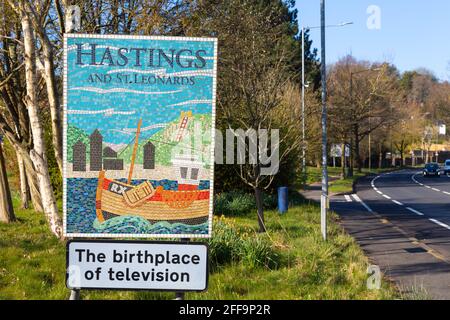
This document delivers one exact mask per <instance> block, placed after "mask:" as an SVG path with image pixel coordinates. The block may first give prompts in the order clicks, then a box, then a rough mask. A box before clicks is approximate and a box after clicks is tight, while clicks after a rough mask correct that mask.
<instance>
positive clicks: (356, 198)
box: [352, 194, 373, 212]
mask: <svg viewBox="0 0 450 320" xmlns="http://www.w3.org/2000/svg"><path fill="white" fill-rule="evenodd" d="M352 197H353V198H355V200H356V201H357V202H359V203H361V204H362V206H363V207H364V208H366V210H367V211H369V212H373V210H372V209H371V208H370V207H369V206H368V205H367V204H365V203H364V201H362V200H361V199H360V198H359V197H358V195H357V194H352Z"/></svg>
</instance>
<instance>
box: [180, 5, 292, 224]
mask: <svg viewBox="0 0 450 320" xmlns="http://www.w3.org/2000/svg"><path fill="white" fill-rule="evenodd" d="M292 5H293V3H291V2H288V3H285V2H283V1H277V0H270V1H267V0H264V1H263V0H245V1H240V0H230V1H225V0H216V1H200V2H199V3H198V7H197V11H196V13H195V17H196V19H194V20H193V21H192V24H191V25H190V26H187V27H186V30H187V31H188V33H191V32H192V33H195V34H197V35H198V34H204V35H217V36H218V37H219V43H220V50H219V53H220V56H219V67H218V68H219V70H221V72H220V74H219V80H218V127H219V128H223V129H225V128H229V129H233V128H236V127H239V128H242V130H243V131H244V132H245V133H249V132H254V133H262V132H263V130H267V132H271V129H274V128H278V125H279V124H277V123H276V118H275V115H276V114H277V111H278V112H279V111H280V109H279V108H280V106H281V105H282V101H283V96H284V91H285V89H286V88H287V87H288V85H289V83H290V82H292V81H293V78H294V72H293V68H294V67H293V63H294V62H298V59H299V55H297V56H296V53H297V54H298V52H299V45H298V42H297V41H296V39H295V35H296V34H297V32H298V30H297V27H296V12H295V11H293V10H291V9H292ZM297 74H298V73H297ZM292 107H293V106H289V107H288V108H292ZM282 118H283V117H282ZM296 123H297V125H298V120H297V121H296ZM290 130H291V129H290V124H289V123H285V125H284V128H283V131H284V132H289V131H290ZM260 138H261V137H260ZM286 139H287V136H286V135H284V136H281V138H280V145H282V144H283V142H284V141H286ZM257 141H258V140H256V141H253V142H254V143H256V142H257ZM272 141H273V140H272ZM250 144H251V142H250V143H249V145H250ZM298 146H299V143H298V140H297V141H296V142H295V143H294V144H292V145H289V146H288V147H287V148H286V149H284V150H277V152H279V153H280V161H282V159H283V157H286V156H287V155H288V154H289V153H290V152H291V151H292V150H293V149H295V148H298ZM278 147H279V146H278ZM278 147H275V149H278ZM248 148H249V146H248V145H247V149H246V150H248ZM263 149H264V148H263ZM280 151H281V152H280ZM263 152H265V150H262V149H259V150H258V154H259V155H260V156H261V155H262V154H263ZM248 162H251V161H250V159H249V161H248ZM235 169H236V173H237V174H238V175H239V177H240V178H241V179H242V181H243V182H244V183H245V184H247V185H248V186H250V187H251V188H252V189H253V191H254V194H255V199H256V204H257V216H258V223H259V231H260V232H264V231H265V230H266V228H265V223H264V212H263V204H262V190H264V189H267V188H268V187H269V186H270V185H271V183H272V181H273V179H274V175H264V174H262V171H264V169H265V168H264V165H263V164H262V163H261V162H260V161H256V162H251V163H246V164H240V165H238V166H236V167H235Z"/></svg>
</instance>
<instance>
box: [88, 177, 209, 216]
mask: <svg viewBox="0 0 450 320" xmlns="http://www.w3.org/2000/svg"><path fill="white" fill-rule="evenodd" d="M133 187H135V186H132V185H129V184H126V183H122V182H119V181H114V180H110V179H107V178H105V175H104V172H101V173H100V175H99V180H98V186H97V193H96V213H97V219H98V220H99V221H100V222H103V221H105V220H108V219H110V218H112V217H116V216H139V217H142V218H144V219H147V220H148V221H150V222H152V223H154V222H159V221H168V222H171V223H176V222H180V223H185V224H191V225H193V224H200V223H203V222H205V221H207V220H208V216H209V204H210V199H209V190H197V191H177V190H174V191H172V190H170V191H167V190H162V187H159V188H157V191H156V193H155V195H154V196H153V197H151V198H150V199H147V200H146V201H145V202H143V203H142V204H140V205H139V206H134V207H133V206H129V205H128V204H127V202H126V201H125V199H124V196H123V192H124V191H126V190H129V189H130V188H133ZM175 195H176V196H177V197H174V196H175ZM177 198H188V200H189V201H186V200H185V201H181V202H180V201H176V200H173V199H177Z"/></svg>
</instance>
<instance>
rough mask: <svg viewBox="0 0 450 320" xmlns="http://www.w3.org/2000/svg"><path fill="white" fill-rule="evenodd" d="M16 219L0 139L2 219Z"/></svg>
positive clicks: (0, 203) (0, 219)
mask: <svg viewBox="0 0 450 320" xmlns="http://www.w3.org/2000/svg"><path fill="white" fill-rule="evenodd" d="M14 220H16V217H15V215H14V208H13V205H12V199H11V191H10V189H9V183H8V177H7V175H6V165H5V158H4V157H3V147H2V142H1V141H0V221H1V222H5V223H10V222H12V221H14Z"/></svg>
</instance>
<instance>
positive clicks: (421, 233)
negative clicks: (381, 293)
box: [330, 170, 450, 299]
mask: <svg viewBox="0 0 450 320" xmlns="http://www.w3.org/2000/svg"><path fill="white" fill-rule="evenodd" d="M330 203H331V209H332V210H334V211H336V212H337V213H338V214H339V215H340V217H341V219H342V225H343V226H344V228H345V229H346V231H347V232H349V233H350V234H351V235H352V236H353V237H354V238H355V239H356V241H357V242H358V243H359V244H360V246H361V247H362V249H363V250H364V251H365V252H366V254H367V255H368V257H369V259H370V260H371V261H372V263H373V264H376V265H378V266H379V267H380V268H381V270H382V271H383V272H384V273H385V274H386V275H387V276H388V277H389V278H390V279H392V280H393V281H395V282H396V283H397V284H398V285H399V287H400V288H401V289H402V291H403V292H404V293H405V294H406V296H407V297H412V298H418V297H426V298H433V299H450V178H449V177H447V176H444V177H440V178H434V177H433V178H431V177H430V178H424V177H422V176H421V174H420V171H417V170H402V171H397V172H391V173H385V174H381V175H379V176H369V177H365V178H363V179H361V180H360V181H359V182H358V184H357V185H356V193H355V194H350V195H339V196H333V197H331V201H330Z"/></svg>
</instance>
